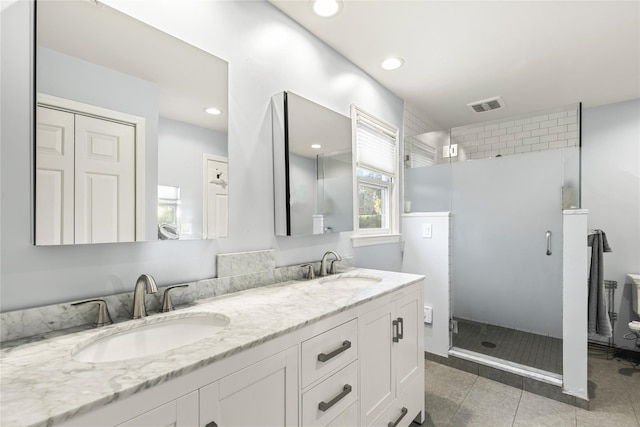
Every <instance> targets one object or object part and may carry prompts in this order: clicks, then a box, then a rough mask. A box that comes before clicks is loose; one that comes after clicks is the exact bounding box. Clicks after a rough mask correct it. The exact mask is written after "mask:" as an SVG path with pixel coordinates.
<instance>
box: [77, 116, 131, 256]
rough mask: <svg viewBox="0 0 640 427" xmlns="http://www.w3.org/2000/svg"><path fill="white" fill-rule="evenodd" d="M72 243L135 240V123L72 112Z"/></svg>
mask: <svg viewBox="0 0 640 427" xmlns="http://www.w3.org/2000/svg"><path fill="white" fill-rule="evenodd" d="M75 139H76V153H75V154H76V155H75V159H76V167H75V185H76V189H75V196H76V201H75V226H76V243H105V242H120V241H134V240H135V128H134V127H133V126H129V125H124V124H120V123H114V122H110V121H106V120H100V119H95V118H92V117H86V116H80V115H78V116H76V131H75Z"/></svg>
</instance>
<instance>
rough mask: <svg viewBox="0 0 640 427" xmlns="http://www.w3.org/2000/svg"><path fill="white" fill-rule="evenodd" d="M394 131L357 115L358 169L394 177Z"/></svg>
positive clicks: (395, 164) (395, 160)
mask: <svg viewBox="0 0 640 427" xmlns="http://www.w3.org/2000/svg"><path fill="white" fill-rule="evenodd" d="M396 134H397V133H396V131H395V130H394V129H389V128H386V127H384V126H382V125H380V124H378V123H376V122H375V121H372V120H368V119H367V118H364V117H362V116H361V115H359V117H358V120H357V127H356V143H357V149H356V153H357V157H356V164H357V166H358V167H361V168H365V169H370V170H373V171H376V172H380V173H384V174H387V175H392V176H395V173H396V168H397V159H396Z"/></svg>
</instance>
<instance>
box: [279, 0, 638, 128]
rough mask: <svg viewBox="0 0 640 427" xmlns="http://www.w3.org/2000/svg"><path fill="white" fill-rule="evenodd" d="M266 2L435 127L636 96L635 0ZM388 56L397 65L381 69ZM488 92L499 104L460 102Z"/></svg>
mask: <svg viewBox="0 0 640 427" xmlns="http://www.w3.org/2000/svg"><path fill="white" fill-rule="evenodd" d="M270 2H271V3H272V4H274V5H275V6H276V7H278V8H279V9H281V10H282V11H283V12H284V13H286V14H287V15H289V16H290V17H291V18H292V19H293V20H295V21H297V22H298V23H300V24H301V25H302V26H303V27H305V28H306V29H308V30H309V31H310V32H311V33H313V34H315V35H316V36H317V37H318V38H320V39H321V40H323V41H324V42H325V43H327V44H328V45H330V46H331V47H333V48H334V49H335V50H337V51H338V52H340V53H341V54H342V55H344V56H345V57H346V58H347V59H349V60H350V61H351V62H353V63H355V64H356V65H357V66H359V67H360V68H362V69H363V70H364V71H366V72H367V73H368V74H369V75H371V76H372V77H373V78H374V79H376V80H377V81H379V82H380V83H382V84H383V85H384V86H385V87H387V88H388V89H390V90H391V91H392V92H394V93H395V94H397V95H398V96H400V97H401V98H403V99H404V100H405V102H406V103H407V104H409V105H411V106H412V107H414V108H415V109H417V110H418V111H420V112H421V113H423V114H424V116H425V117H426V118H427V119H428V120H430V121H431V122H434V123H436V124H438V125H439V126H441V127H442V128H449V127H454V126H460V125H465V124H471V123H475V122H481V121H486V120H494V119H498V118H500V117H506V116H514V115H519V114H523V113H528V112H533V111H538V110H543V109H547V108H555V107H559V106H563V105H566V104H572V103H576V102H582V103H583V107H593V106H597V105H603V104H608V103H613V102H619V101H624V100H628V99H635V98H640V1H637V0H631V1H500V2H498V1H465V2H463V1H427V0H414V1H401V0H382V1H367V0H343V5H342V10H341V12H340V13H339V14H338V15H337V16H335V17H332V18H320V17H318V16H316V15H315V14H314V13H313V12H312V8H311V1H310V0H293V1H292V0H270ZM391 55H397V56H401V57H403V58H404V59H405V61H406V63H405V65H404V67H402V68H401V69H399V70H396V71H384V70H382V69H381V68H380V66H379V64H380V62H381V61H382V59H383V58H385V57H387V56H391ZM494 96H500V97H502V99H503V100H504V102H505V104H506V107H505V108H504V109H501V110H496V111H491V112H485V113H473V112H471V111H470V110H469V108H468V107H467V104H468V103H470V102H473V101H478V100H482V99H486V98H490V97H494Z"/></svg>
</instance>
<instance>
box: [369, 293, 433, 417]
mask: <svg viewBox="0 0 640 427" xmlns="http://www.w3.org/2000/svg"><path fill="white" fill-rule="evenodd" d="M394 297H395V298H394V300H393V301H392V302H391V303H384V302H383V303H382V304H379V305H378V306H377V307H376V308H373V309H371V310H370V311H368V312H366V313H364V314H363V315H362V316H361V318H360V358H359V362H360V369H361V384H360V387H361V390H362V392H361V398H360V402H361V411H360V412H361V417H362V425H364V426H371V425H384V426H394V427H395V426H408V425H409V424H411V421H412V420H413V419H414V418H415V416H416V415H418V413H419V412H421V411H422V410H423V408H421V407H420V402H421V401H422V400H423V397H422V395H423V394H424V385H423V384H421V383H420V382H421V381H422V378H423V375H422V372H424V359H423V358H424V355H423V350H422V349H423V345H422V343H423V341H422V340H423V337H422V333H421V331H420V329H421V328H420V325H421V324H422V322H421V315H420V314H421V312H422V310H421V307H422V293H421V292H420V291H419V290H414V291H413V292H409V293H402V292H399V293H398V295H395V296H394ZM420 390H422V395H421V391H420ZM415 396H418V400H417V403H416V399H415Z"/></svg>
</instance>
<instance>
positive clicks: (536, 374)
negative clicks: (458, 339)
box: [449, 347, 562, 387]
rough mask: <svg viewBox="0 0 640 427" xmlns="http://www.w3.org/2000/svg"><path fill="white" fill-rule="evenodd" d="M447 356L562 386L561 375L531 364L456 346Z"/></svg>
mask: <svg viewBox="0 0 640 427" xmlns="http://www.w3.org/2000/svg"><path fill="white" fill-rule="evenodd" d="M449 356H453V357H457V358H459V359H463V360H468V361H470V362H474V363H477V364H479V365H483V366H488V367H490V368H495V369H499V370H501V371H504V372H509V373H511V374H515V375H518V376H520V377H523V378H530V379H532V380H536V381H541V382H544V383H547V384H551V385H554V386H559V387H562V375H560V374H556V373H553V372H548V371H543V370H541V369H537V368H532V367H531V366H526V365H521V364H519V363H515V362H511V361H508V360H503V359H498V358H497V357H493V356H487V355H486V354H482V353H477V352H475V351H470V350H465V349H462V348H458V347H452V348H451V349H450V350H449Z"/></svg>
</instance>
